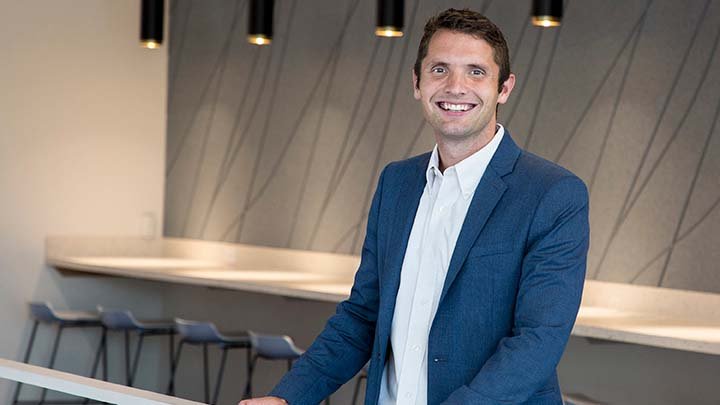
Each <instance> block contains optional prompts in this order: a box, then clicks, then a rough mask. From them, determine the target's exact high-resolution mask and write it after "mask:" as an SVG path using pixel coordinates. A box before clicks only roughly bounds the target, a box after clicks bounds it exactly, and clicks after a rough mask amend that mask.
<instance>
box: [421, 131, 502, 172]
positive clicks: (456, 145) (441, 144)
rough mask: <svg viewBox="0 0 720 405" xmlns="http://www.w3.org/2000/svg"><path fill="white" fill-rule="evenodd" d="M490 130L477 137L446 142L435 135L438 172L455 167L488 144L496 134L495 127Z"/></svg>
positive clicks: (446, 140)
mask: <svg viewBox="0 0 720 405" xmlns="http://www.w3.org/2000/svg"><path fill="white" fill-rule="evenodd" d="M491 128H492V132H489V131H486V132H485V133H482V134H479V135H478V136H474V137H471V138H466V139H462V140H448V139H447V138H445V137H442V136H438V135H436V136H435V139H436V141H437V145H438V155H439V156H438V157H439V160H440V171H441V172H442V173H444V172H445V169H447V168H448V167H452V166H455V165H456V164H458V163H460V162H462V161H463V160H465V159H466V158H468V157H469V156H471V155H472V154H473V153H475V152H477V151H479V150H480V149H482V148H483V147H485V145H487V144H488V143H490V141H491V140H492V139H493V137H494V136H495V133H496V132H497V130H496V125H493V126H492V127H491Z"/></svg>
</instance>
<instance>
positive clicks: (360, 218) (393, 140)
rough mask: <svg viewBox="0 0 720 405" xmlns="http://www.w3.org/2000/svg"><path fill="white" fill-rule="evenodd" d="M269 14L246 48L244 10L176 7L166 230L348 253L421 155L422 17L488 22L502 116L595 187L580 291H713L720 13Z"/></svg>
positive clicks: (325, 9) (717, 234) (663, 0)
mask: <svg viewBox="0 0 720 405" xmlns="http://www.w3.org/2000/svg"><path fill="white" fill-rule="evenodd" d="M374 4H375V1H369V0H312V1H299V0H277V1H276V19H275V21H276V27H275V38H274V41H273V44H272V45H271V46H269V47H256V46H252V45H249V44H247V42H246V41H245V32H246V24H247V1H246V0H237V1H236V0H207V1H202V2H200V1H193V0H173V1H172V2H171V25H170V31H171V34H170V41H169V46H170V72H169V79H168V80H169V84H168V85H169V99H168V100H169V101H168V102H169V108H168V144H167V183H166V207H165V215H166V217H165V234H166V235H167V236H178V237H189V238H200V239H207V240H214V241H227V242H242V243H252V244H260V245H269V246H280V247H290V248H295V249H311V250H322V251H332V252H340V253H358V252H359V250H360V245H361V243H362V238H363V235H364V227H365V221H366V212H367V209H368V206H369V203H370V199H371V197H372V193H373V190H374V187H375V183H376V179H377V176H378V174H379V172H380V170H382V168H383V167H384V165H385V164H387V163H388V162H390V161H393V160H399V159H403V158H406V157H409V156H413V155H416V154H419V153H422V152H425V151H428V150H430V149H431V148H432V145H433V140H432V134H431V131H430V128H428V127H427V126H426V125H425V124H424V122H423V119H422V113H421V110H420V107H419V105H417V103H416V102H415V100H414V99H413V98H412V91H411V90H412V88H411V79H410V69H411V66H412V64H413V62H414V59H415V53H416V50H417V45H418V42H419V39H420V36H421V33H422V26H423V24H424V22H425V20H426V19H427V18H428V17H429V16H430V15H432V14H434V13H436V12H437V11H439V10H442V9H444V8H447V7H450V6H453V7H470V8H474V9H476V10H484V11H485V12H486V14H487V15H488V16H489V17H490V18H491V19H493V20H494V21H495V22H496V23H497V24H498V25H499V26H500V27H501V28H502V29H503V31H504V32H505V34H506V37H507V40H508V43H509V46H510V51H511V55H512V67H513V71H514V72H516V74H517V75H518V83H517V85H516V88H515V90H514V92H513V94H512V96H511V99H510V102H509V103H508V104H507V105H506V106H504V107H502V108H501V110H500V122H501V123H503V124H504V125H505V126H506V127H507V128H508V129H509V131H510V133H511V134H512V136H513V138H514V139H515V141H516V142H517V143H518V144H519V145H521V146H524V147H525V148H526V149H528V150H530V151H531V152H533V153H536V154H539V155H541V156H543V157H545V158H547V159H550V160H553V161H556V162H558V163H560V164H561V165H563V166H565V167H567V168H569V169H570V170H572V171H574V172H575V173H576V174H578V175H579V176H580V177H582V178H583V179H584V180H585V182H586V183H587V185H588V187H589V189H590V192H591V227H592V235H591V237H592V243H591V250H590V255H589V262H588V277H590V278H595V279H600V280H608V281H618V282H627V283H637V284H644V285H661V286H664V287H671V288H683V289H693V290H701V291H711V292H720V271H718V268H717V266H718V265H717V263H718V262H720V207H719V205H720V125H718V116H719V115H720V114H719V113H720V55H719V54H720V52H718V49H717V48H718V39H719V38H720V2H717V1H712V0H690V1H683V2H678V1H673V0H655V1H653V0H631V1H623V2H617V1H594V0H567V1H566V4H567V6H566V10H565V19H564V23H563V25H562V27H561V28H557V29H540V28H536V27H532V26H530V25H529V20H528V13H529V4H530V2H529V0H528V1H526V0H512V1H508V0H503V1H499V0H495V1H493V0H475V1H432V0H416V1H413V0H408V1H406V14H405V16H406V29H405V32H406V35H405V37H403V38H401V39H385V38H382V39H381V38H377V37H375V36H374V34H373V26H374V15H375V14H374V13H375V6H374Z"/></svg>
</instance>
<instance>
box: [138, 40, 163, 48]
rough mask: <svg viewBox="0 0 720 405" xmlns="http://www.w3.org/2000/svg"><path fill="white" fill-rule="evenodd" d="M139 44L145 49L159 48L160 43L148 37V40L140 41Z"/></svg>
mask: <svg viewBox="0 0 720 405" xmlns="http://www.w3.org/2000/svg"><path fill="white" fill-rule="evenodd" d="M140 45H141V46H142V47H143V48H147V49H157V48H160V43H159V42H157V41H155V40H154V39H148V40H145V41H140Z"/></svg>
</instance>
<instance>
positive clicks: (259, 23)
mask: <svg viewBox="0 0 720 405" xmlns="http://www.w3.org/2000/svg"><path fill="white" fill-rule="evenodd" d="M274 3H275V1H274V0H250V13H248V15H249V16H250V19H249V21H248V42H250V43H251V44H255V45H269V44H270V42H272V36H273V8H274Z"/></svg>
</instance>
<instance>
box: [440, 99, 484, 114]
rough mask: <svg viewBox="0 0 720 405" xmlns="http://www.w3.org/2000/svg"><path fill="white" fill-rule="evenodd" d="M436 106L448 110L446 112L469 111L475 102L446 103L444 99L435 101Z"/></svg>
mask: <svg viewBox="0 0 720 405" xmlns="http://www.w3.org/2000/svg"><path fill="white" fill-rule="evenodd" d="M435 104H436V105H437V106H438V107H440V109H441V110H444V111H448V112H465V111H470V110H472V109H473V108H475V106H476V105H477V104H471V103H448V102H446V101H440V102H437V103H435Z"/></svg>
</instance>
